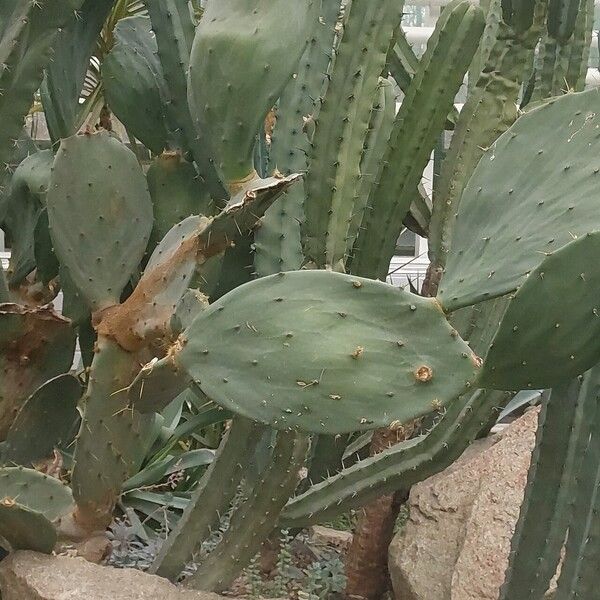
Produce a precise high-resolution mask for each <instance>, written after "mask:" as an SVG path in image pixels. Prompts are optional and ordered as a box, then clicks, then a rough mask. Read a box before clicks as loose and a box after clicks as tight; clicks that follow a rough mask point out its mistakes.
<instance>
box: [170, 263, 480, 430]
mask: <svg viewBox="0 0 600 600" xmlns="http://www.w3.org/2000/svg"><path fill="white" fill-rule="evenodd" d="M325 290H327V292H326V295H324V291H325ZM315 335H319V336H320V343H319V344H318V345H315V344H314V336H315ZM171 355H172V356H173V360H174V362H175V364H176V365H177V366H178V367H179V368H181V369H183V370H185V371H186V372H187V373H188V374H189V375H190V376H191V377H192V378H193V379H194V381H196V383H198V385H199V386H200V387H201V388H202V390H203V391H204V392H205V393H206V394H207V395H208V396H209V397H210V398H212V399H213V400H214V401H215V402H217V403H219V404H221V405H222V406H224V407H226V408H229V409H231V410H233V411H234V412H236V413H239V414H242V415H244V416H246V417H249V418H252V419H254V420H257V421H261V422H263V423H266V424H269V425H272V426H273V427H275V428H278V429H287V428H296V427H297V428H299V429H302V430H304V431H310V432H316V433H343V432H348V431H357V430H364V429H373V428H376V427H382V426H387V425H389V424H390V423H392V422H394V421H400V422H407V421H409V420H412V419H414V418H417V417H418V416H421V415H423V414H426V413H428V412H431V411H432V410H434V409H436V408H440V407H441V406H443V405H445V404H447V403H448V402H449V401H451V400H452V399H453V398H455V397H456V396H457V395H459V394H461V393H462V392H464V391H466V390H467V389H468V388H469V386H470V385H471V382H472V381H473V378H474V377H475V375H476V373H477V371H478V359H477V357H475V356H474V355H473V353H472V352H471V351H470V349H469V348H468V346H467V345H466V344H465V343H464V342H463V341H462V340H461V339H460V337H459V336H458V335H457V334H456V332H455V331H454V330H453V329H452V328H451V327H450V325H449V324H448V323H447V321H446V320H445V318H444V316H443V314H442V312H441V311H440V309H439V307H438V305H437V303H436V301H435V300H430V299H424V298H421V297H419V296H414V295H412V294H410V293H408V292H403V291H402V290H398V289H396V288H393V287H391V286H388V285H387V284H384V283H380V282H374V281H370V280H367V279H361V278H358V277H351V276H348V275H341V274H335V273H330V272H323V271H297V272H292V273H287V274H283V273H280V274H278V275H274V276H271V277H266V278H263V279H260V280H257V281H255V282H252V283H249V284H246V285H244V286H242V287H240V288H238V289H236V290H234V291H233V292H231V293H229V294H227V295H225V296H224V297H223V298H221V299H220V300H218V301H217V302H215V303H213V304H212V305H211V306H210V307H209V308H208V309H206V310H205V311H203V312H202V313H200V315H199V316H198V318H196V320H195V321H194V322H193V323H192V325H191V327H190V328H189V329H188V330H187V331H185V332H184V333H183V334H182V336H180V338H179V339H178V341H177V342H176V347H174V348H173V349H172V354H171ZM365 397H368V398H370V401H369V406H368V407H367V406H365V402H364V399H365Z"/></svg>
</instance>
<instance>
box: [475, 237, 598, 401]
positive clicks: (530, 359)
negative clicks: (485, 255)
mask: <svg viewBox="0 0 600 600" xmlns="http://www.w3.org/2000/svg"><path fill="white" fill-rule="evenodd" d="M598 256H600V232H596V233H593V234H589V233H588V234H586V235H584V236H583V237H581V238H579V239H577V240H574V241H572V242H571V243H570V244H567V245H566V246H564V247H562V248H561V249H560V250H558V252H555V253H554V254H552V255H551V256H549V257H548V258H546V260H544V261H543V262H542V264H540V265H539V266H538V267H537V268H536V269H534V270H533V271H532V272H531V273H530V275H529V276H528V277H527V279H526V280H525V282H524V283H523V284H522V285H521V287H520V288H519V290H518V291H517V293H516V295H515V296H514V298H512V300H511V301H510V303H509V305H508V309H507V310H506V313H505V314H504V317H503V318H502V322H501V324H500V328H499V330H498V332H497V333H496V335H495V336H494V339H493V341H492V345H491V348H490V350H489V352H488V354H487V356H486V359H485V362H484V365H483V368H482V370H481V375H480V379H479V384H480V385H481V387H489V388H493V389H506V390H521V389H526V388H534V389H538V388H550V387H553V386H554V385H556V384H559V383H561V382H564V381H565V380H568V379H571V378H572V377H575V376H577V375H579V374H580V373H583V372H584V371H586V370H587V369H589V368H590V367H592V366H593V365H594V364H596V363H597V362H598V349H599V348H600V345H599V343H598V340H599V339H600V301H599V298H600V270H599V269H598ZM558 299H560V301H558ZM565 302H567V303H568V304H569V310H565Z"/></svg>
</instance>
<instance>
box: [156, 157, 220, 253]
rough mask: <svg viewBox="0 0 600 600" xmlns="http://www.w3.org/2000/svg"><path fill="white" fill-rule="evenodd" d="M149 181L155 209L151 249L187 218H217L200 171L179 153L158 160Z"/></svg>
mask: <svg viewBox="0 0 600 600" xmlns="http://www.w3.org/2000/svg"><path fill="white" fill-rule="evenodd" d="M146 179H147V180H148V189H149V190H150V196H151V198H152V204H153V206H154V228H153V229H152V237H151V239H150V245H151V248H154V246H155V245H157V244H158V243H159V242H160V240H162V239H163V237H164V236H165V235H166V234H167V233H168V232H169V230H170V229H171V228H172V227H173V226H174V225H176V224H177V223H180V222H181V221H183V220H184V219H185V218H186V217H189V216H190V215H205V216H210V215H211V214H213V211H214V206H212V203H211V199H210V196H209V195H208V193H204V194H202V188H201V187H200V186H199V184H198V174H197V173H196V169H194V167H193V165H192V164H191V163H188V162H186V161H185V160H184V159H183V158H182V156H181V154H180V153H179V152H165V153H163V154H162V155H161V156H159V157H158V158H156V159H155V160H154V162H153V163H152V165H150V168H149V169H148V173H147V174H146Z"/></svg>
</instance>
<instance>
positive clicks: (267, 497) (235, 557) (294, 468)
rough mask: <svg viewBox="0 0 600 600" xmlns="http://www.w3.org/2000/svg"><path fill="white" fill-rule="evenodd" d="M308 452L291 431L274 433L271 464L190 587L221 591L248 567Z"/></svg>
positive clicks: (304, 440) (302, 437) (298, 435)
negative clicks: (275, 434)
mask: <svg viewBox="0 0 600 600" xmlns="http://www.w3.org/2000/svg"><path fill="white" fill-rule="evenodd" d="M307 449H308V438H307V437H306V436H305V435H303V434H301V433H296V432H291V431H280V432H278V433H277V436H276V440H275V447H274V449H273V456H272V458H271V462H270V463H269V465H268V466H267V467H266V469H265V470H264V472H263V473H261V475H260V476H259V479H258V481H257V482H256V484H255V486H254V488H253V490H252V492H251V494H250V497H249V498H248V499H247V500H246V501H245V502H244V504H243V505H242V506H241V507H240V508H239V509H238V510H236V511H235V512H234V513H233V515H232V517H231V521H230V523H229V528H228V529H227V531H226V532H225V533H224V535H223V539H222V540H221V542H220V543H219V545H218V546H217V547H216V548H215V550H213V552H211V553H210V554H209V556H208V557H207V558H206V560H205V561H204V562H203V563H202V564H201V565H200V567H199V568H198V570H197V571H196V573H194V575H192V577H190V579H189V580H188V584H189V586H190V587H193V588H196V589H202V590H206V591H216V592H220V591H223V590H225V589H227V588H228V587H229V586H230V585H231V583H232V582H233V580H234V579H235V577H236V576H237V574H238V573H239V572H240V571H241V569H243V568H244V567H245V566H247V565H248V564H249V563H250V561H251V560H252V558H254V556H255V555H256V553H257V552H258V550H259V549H260V547H261V545H262V543H263V542H264V540H265V539H266V538H267V537H268V535H269V534H270V533H271V531H273V529H274V527H275V525H276V522H277V517H278V515H279V513H280V512H281V509H282V508H283V506H284V505H285V503H286V502H287V500H288V498H289V497H290V496H291V495H292V494H293V493H294V490H295V489H296V486H297V485H298V477H299V471H300V469H301V468H302V466H303V464H304V460H305V458H306V451H307Z"/></svg>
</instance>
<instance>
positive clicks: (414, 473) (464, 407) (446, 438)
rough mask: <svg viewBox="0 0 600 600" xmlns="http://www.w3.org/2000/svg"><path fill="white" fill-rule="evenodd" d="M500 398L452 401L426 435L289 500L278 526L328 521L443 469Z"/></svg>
mask: <svg viewBox="0 0 600 600" xmlns="http://www.w3.org/2000/svg"><path fill="white" fill-rule="evenodd" d="M504 399H505V396H504V395H503V394H501V393H498V392H487V391H478V392H476V393H475V394H473V395H472V396H470V397H465V398H463V399H456V400H455V401H454V402H453V403H451V404H450V406H449V407H448V409H447V411H446V412H445V414H444V416H443V417H442V420H441V421H440V422H439V423H438V424H437V425H436V426H435V427H434V428H433V429H432V430H431V431H430V432H429V433H427V434H426V435H423V436H420V437H418V438H413V439H411V440H409V441H407V442H403V443H401V444H398V445H397V446H394V447H392V448H390V449H389V450H384V451H383V452H382V453H381V454H378V455H376V456H374V457H372V458H367V459H364V460H362V461H359V462H358V463H356V464H355V465H353V466H351V467H348V468H347V469H344V470H343V471H341V472H340V473H339V474H337V475H335V476H333V477H330V478H328V479H326V480H325V481H323V482H322V483H319V484H316V485H313V486H312V487H311V488H310V489H309V490H308V491H307V492H305V493H303V494H301V495H299V496H297V497H295V498H293V499H292V500H290V502H289V503H288V504H287V506H286V507H285V509H284V511H283V513H282V515H281V519H280V525H281V527H285V528H294V527H306V526H308V525H311V524H314V523H319V522H323V521H327V520H328V519H330V518H332V517H335V516H337V515H339V514H342V513H344V512H346V511H348V510H350V509H352V508H356V507H359V506H363V505H364V504H366V503H367V502H369V501H371V500H373V499H375V498H377V497H378V496H380V495H382V494H386V493H389V492H394V491H396V490H399V489H409V488H410V486H412V485H414V484H415V483H417V482H419V481H422V480H423V479H426V478H427V477H429V476H431V475H433V474H435V473H438V472H439V471H441V470H443V469H445V468H446V467H447V466H449V465H450V464H452V462H453V461H454V460H456V459H457V458H458V457H459V456H460V455H461V454H462V453H463V452H464V450H465V448H466V447H467V446H468V445H469V444H470V443H471V442H473V440H474V439H475V438H476V436H477V434H478V433H479V432H480V431H481V429H482V428H483V427H484V426H485V425H486V423H487V421H488V420H489V415H490V413H491V412H493V411H494V410H495V409H496V408H497V407H498V406H501V405H502V404H503V402H504Z"/></svg>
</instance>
